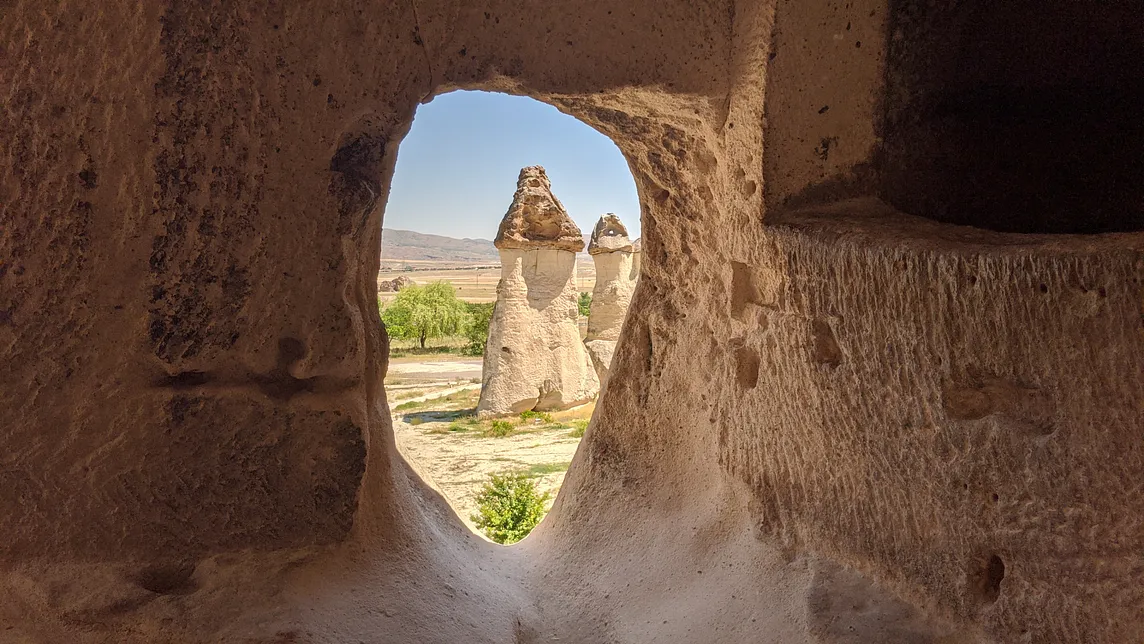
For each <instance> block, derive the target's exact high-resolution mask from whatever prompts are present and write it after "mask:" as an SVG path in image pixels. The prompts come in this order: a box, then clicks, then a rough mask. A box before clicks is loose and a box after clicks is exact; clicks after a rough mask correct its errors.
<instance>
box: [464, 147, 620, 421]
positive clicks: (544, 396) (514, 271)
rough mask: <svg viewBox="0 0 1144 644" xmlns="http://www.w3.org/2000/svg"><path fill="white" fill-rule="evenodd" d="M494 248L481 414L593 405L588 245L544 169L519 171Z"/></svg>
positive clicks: (595, 383)
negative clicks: (584, 317) (583, 308)
mask: <svg viewBox="0 0 1144 644" xmlns="http://www.w3.org/2000/svg"><path fill="white" fill-rule="evenodd" d="M493 243H494V244H495V245H496V247H497V249H498V250H499V251H500V256H501V279H500V283H499V284H498V285H497V303H496V306H495V308H494V309H493V316H492V319H491V320H490V321H489V339H488V343H487V345H486V349H485V360H484V368H483V374H482V386H481V399H480V402H479V403H478V404H477V413H479V414H482V415H498V414H519V413H520V412H522V411H528V410H537V411H554V410H559V409H567V408H569V407H573V406H576V405H579V404H583V403H586V402H589V401H590V400H592V399H593V398H594V397H595V396H596V394H597V393H598V392H599V390H600V382H599V380H598V378H597V376H596V372H595V369H594V368H593V367H592V363H591V359H590V358H589V357H588V353H587V351H586V350H585V348H584V345H583V343H582V342H581V341H580V329H579V327H578V326H577V314H578V309H577V304H576V300H577V296H578V292H577V290H576V253H577V252H579V251H581V250H583V248H584V240H583V236H582V234H581V233H580V229H579V228H577V226H576V222H574V221H572V218H571V217H569V216H568V213H567V212H566V211H565V210H564V206H563V205H561V203H560V202H559V201H558V200H557V199H556V197H555V196H554V195H553V194H552V187H551V184H550V183H549V181H548V176H547V175H546V174H545V173H544V168H541V167H540V166H530V167H527V168H524V169H523V170H521V171H520V177H519V179H518V180H517V189H516V194H515V195H513V199H512V205H511V206H509V209H508V212H507V213H505V216H504V219H503V220H502V221H501V225H500V231H499V232H498V233H497V237H496V239H495V240H494V242H493Z"/></svg>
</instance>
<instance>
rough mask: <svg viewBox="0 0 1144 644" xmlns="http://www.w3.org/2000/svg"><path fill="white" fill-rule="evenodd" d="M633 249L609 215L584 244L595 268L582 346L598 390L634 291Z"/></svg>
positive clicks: (617, 220) (620, 224)
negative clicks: (588, 356) (589, 308)
mask: <svg viewBox="0 0 1144 644" xmlns="http://www.w3.org/2000/svg"><path fill="white" fill-rule="evenodd" d="M634 250H635V249H634V246H633V244H632V241H631V240H630V239H628V229H627V228H625V227H624V224H623V222H621V221H620V218H619V217H617V216H616V215H614V214H612V213H608V214H606V215H604V216H602V217H600V219H599V221H597V222H596V226H595V227H594V228H593V229H592V238H591V240H590V241H589V242H588V253H589V254H590V255H591V256H592V261H593V262H594V263H595V267H596V285H595V287H594V288H593V289H592V306H591V311H590V314H589V316H588V333H587V335H586V336H585V337H584V346H585V347H586V348H587V349H588V355H590V356H591V357H592V364H593V365H594V366H595V368H596V375H597V376H599V378H600V387H601V388H602V387H603V386H604V385H605V384H606V383H607V380H608V370H609V369H610V368H611V366H612V354H613V353H615V350H616V341H617V340H619V339H620V329H622V328H623V325H624V318H625V317H626V316H627V314H628V306H629V305H630V304H631V301H632V295H633V294H634V293H635V290H636V277H637V274H636V267H635V264H634V261H633V260H634V257H635V252H634Z"/></svg>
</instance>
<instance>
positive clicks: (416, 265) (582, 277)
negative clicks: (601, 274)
mask: <svg viewBox="0 0 1144 644" xmlns="http://www.w3.org/2000/svg"><path fill="white" fill-rule="evenodd" d="M407 265H408V266H411V267H413V269H414V270H412V271H407V270H404V267H405V266H407ZM475 266H480V267H481V268H474V265H469V266H465V265H458V264H457V262H452V261H435V260H409V261H405V260H386V261H384V262H383V265H382V269H381V272H380V273H378V277H377V279H378V282H381V281H389V280H392V279H394V278H396V277H400V276H405V277H408V278H409V279H412V280H413V281H414V282H416V283H417V284H422V285H424V284H429V283H431V282H437V281H445V282H449V283H450V284H452V285H453V286H454V287H456V289H457V297H458V298H460V299H462V300H464V301H465V302H495V301H496V299H497V282H498V281H500V266H499V265H493V264H478V265H475ZM485 267H489V268H485ZM595 285H596V269H595V267H594V265H593V264H592V259H591V257H589V256H588V255H587V254H581V255H579V256H578V257H577V258H576V289H577V290H578V291H580V292H582V293H583V292H587V293H591V292H592V288H593V287H594V286H595ZM396 295H397V294H396V293H393V292H382V293H378V299H379V300H380V301H381V303H382V304H383V305H384V304H385V303H387V302H389V301H390V300H392V299H393V298H394V297H396Z"/></svg>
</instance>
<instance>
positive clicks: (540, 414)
mask: <svg viewBox="0 0 1144 644" xmlns="http://www.w3.org/2000/svg"><path fill="white" fill-rule="evenodd" d="M520 420H521V421H523V422H526V423H527V422H530V421H534V420H538V421H540V422H543V423H551V422H552V414H550V413H548V412H546V411H532V410H531V409H530V410H528V411H522V412H520Z"/></svg>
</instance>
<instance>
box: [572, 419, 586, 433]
mask: <svg viewBox="0 0 1144 644" xmlns="http://www.w3.org/2000/svg"><path fill="white" fill-rule="evenodd" d="M587 429H588V419H586V418H580V419H577V420H574V421H572V435H573V436H575V437H576V438H584V431H585V430H587Z"/></svg>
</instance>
